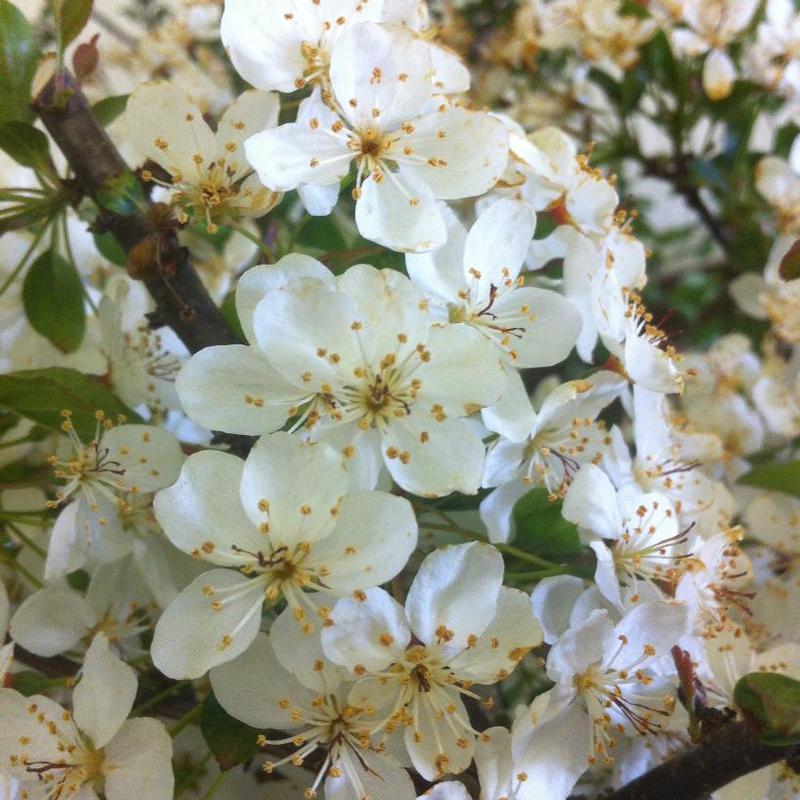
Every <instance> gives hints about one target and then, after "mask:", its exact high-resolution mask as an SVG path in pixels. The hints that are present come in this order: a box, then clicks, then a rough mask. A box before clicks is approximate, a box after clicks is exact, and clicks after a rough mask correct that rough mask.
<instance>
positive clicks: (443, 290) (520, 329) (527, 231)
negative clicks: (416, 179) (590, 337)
mask: <svg viewBox="0 0 800 800" xmlns="http://www.w3.org/2000/svg"><path fill="white" fill-rule="evenodd" d="M446 219H447V222H448V240H447V244H446V245H445V246H444V247H441V248H439V249H438V250H436V251H434V252H433V253H425V254H414V255H407V256H406V267H407V269H408V273H409V275H410V277H411V280H412V281H414V283H416V284H417V285H418V286H420V287H421V288H422V289H423V291H424V292H425V294H426V296H427V297H428V299H429V300H430V301H431V304H432V306H433V309H434V313H435V314H437V315H438V317H439V318H440V319H442V320H443V321H447V322H449V323H452V324H463V325H469V326H471V327H474V328H475V329H476V330H477V331H479V332H480V333H481V334H483V335H484V336H485V337H486V338H487V339H489V341H491V342H492V343H493V344H494V345H495V346H496V347H497V348H498V351H499V353H500V356H501V358H502V359H503V362H504V364H505V371H506V375H507V377H508V381H509V386H508V389H506V392H505V394H504V396H503V399H502V400H501V401H500V403H499V404H497V405H495V406H493V407H491V408H489V409H485V410H484V411H483V416H484V420H485V421H486V423H487V424H488V425H489V427H491V428H492V430H495V431H497V432H499V433H501V434H503V435H506V436H509V437H510V438H515V437H516V438H519V437H522V436H524V435H525V434H526V433H527V432H528V430H527V429H528V427H529V421H528V419H527V416H528V415H527V414H524V413H523V418H522V419H519V420H517V419H516V417H517V415H518V413H519V411H520V410H521V409H522V410H524V409H525V407H526V406H527V395H526V391H525V387H524V385H523V383H522V379H521V378H520V376H519V373H518V372H517V368H519V369H527V368H532V367H549V366H552V365H553V364H557V363H559V362H560V361H563V360H564V359H565V358H566V357H567V356H568V355H569V352H570V350H571V349H572V347H573V345H574V344H575V341H576V340H577V338H578V333H579V332H580V329H581V318H580V314H579V313H578V310H577V309H576V308H575V307H574V306H573V305H572V304H571V303H570V302H569V301H568V300H565V299H564V298H563V297H562V296H561V295H559V294H557V293H556V292H553V291H550V290H547V289H537V288H532V287H526V286H525V285H524V280H525V279H524V277H523V276H521V275H520V270H521V268H522V263H523V261H524V259H525V256H526V254H527V252H528V246H529V245H530V242H531V239H532V238H533V230H534V226H535V224H536V215H535V214H534V213H533V211H531V209H530V207H529V206H527V205H525V204H523V203H520V202H517V201H514V200H506V199H501V200H498V201H496V202H495V203H493V204H492V205H491V206H489V207H488V208H486V209H485V210H484V211H483V212H482V213H481V214H480V216H479V217H478V219H477V221H476V222H475V224H474V225H473V226H472V228H470V230H469V232H467V230H466V229H465V228H464V226H463V225H461V223H460V222H459V221H458V219H457V218H456V217H455V215H454V214H452V213H451V214H449V215H447V217H446ZM515 422H516V425H515V424H514V423H515Z"/></svg>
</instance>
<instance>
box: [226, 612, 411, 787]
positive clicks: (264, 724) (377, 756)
mask: <svg viewBox="0 0 800 800" xmlns="http://www.w3.org/2000/svg"><path fill="white" fill-rule="evenodd" d="M290 616H291V614H290V613H287V612H284V613H283V614H281V616H280V617H278V619H277V620H276V621H275V622H274V623H273V625H272V629H271V631H270V634H269V636H267V634H264V633H260V634H258V636H257V637H256V639H255V641H254V642H253V645H252V647H250V648H249V649H248V650H247V652H245V653H243V654H242V655H240V656H239V657H238V658H236V659H235V660H234V661H231V662H229V663H227V664H222V665H221V666H218V667H215V668H214V669H213V670H211V675H210V677H211V685H212V686H213V688H214V694H215V695H216V697H217V699H218V700H219V702H220V703H221V705H222V706H223V708H224V709H225V710H226V711H227V712H228V713H229V714H231V715H232V716H234V717H236V718H237V719H240V720H242V721H243V722H246V723H247V724H248V725H251V726H253V727H255V728H260V729H265V728H267V729H271V730H276V729H277V730H281V731H285V732H286V734H287V736H286V738H285V739H283V738H281V739H267V738H266V737H264V736H262V737H260V738H259V743H260V744H261V746H262V747H268V746H270V745H272V746H277V747H285V746H286V745H294V746H295V748H296V749H295V750H294V752H292V753H291V754H290V755H287V756H285V757H284V758H280V757H276V758H273V759H271V760H268V761H266V762H264V764H263V766H262V769H263V770H264V771H265V772H266V773H268V774H271V773H273V772H274V771H276V770H278V769H280V768H281V767H284V765H286V764H293V765H295V766H301V765H303V763H304V762H305V760H306V759H307V758H309V756H311V755H312V754H313V753H315V752H316V751H318V750H322V751H323V752H324V758H323V760H322V764H321V766H320V767H319V769H318V770H317V774H316V777H314V775H313V773H307V774H308V775H309V776H310V777H309V779H308V784H309V787H308V788H307V789H306V792H305V797H307V798H314V797H317V789H318V787H319V786H320V785H322V784H323V782H324V786H325V796H326V797H327V798H329V800H333V798H335V800H364V798H367V797H369V798H375V800H377V798H380V797H385V798H391V800H413V797H414V787H413V784H412V783H411V779H410V778H409V776H408V773H407V772H406V771H405V770H404V769H403V768H402V767H401V766H400V765H399V764H398V763H397V762H396V761H395V760H394V759H393V758H392V756H390V755H389V754H388V753H386V752H385V743H384V741H383V740H384V739H385V738H386V737H385V736H381V737H372V736H371V734H370V731H371V728H372V727H374V725H375V709H374V708H368V707H365V706H356V705H352V704H351V703H350V702H349V700H348V692H349V688H350V686H351V684H348V683H343V682H342V676H341V674H340V673H341V672H343V671H342V670H340V669H338V668H336V667H334V666H333V665H331V664H330V663H329V662H327V661H326V660H325V657H324V656H323V654H322V649H321V647H320V641H319V636H318V635H313V636H306V637H302V636H298V635H297V630H296V627H295V625H294V621H293V620H291V619H287V617H290Z"/></svg>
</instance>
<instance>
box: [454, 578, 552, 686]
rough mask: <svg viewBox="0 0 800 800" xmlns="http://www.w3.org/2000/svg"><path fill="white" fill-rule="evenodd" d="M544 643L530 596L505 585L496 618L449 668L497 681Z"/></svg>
mask: <svg viewBox="0 0 800 800" xmlns="http://www.w3.org/2000/svg"><path fill="white" fill-rule="evenodd" d="M541 643H542V630H541V628H540V627H539V623H538V622H537V621H536V617H535V616H534V614H533V606H532V605H531V601H530V598H529V597H528V595H526V594H525V593H524V592H521V591H519V590H518V589H509V588H507V587H505V586H503V587H502V588H501V589H500V594H499V595H498V597H497V609H496V611H495V615H494V619H493V620H492V621H491V622H490V623H489V626H488V627H487V628H486V630H484V632H483V633H482V634H481V635H480V636H479V637H478V640H477V642H476V643H475V644H474V645H472V646H471V647H470V648H469V649H468V650H465V651H464V652H463V653H461V654H460V655H459V656H456V658H455V659H453V660H452V661H451V662H450V668H451V669H452V670H453V672H454V673H455V674H457V675H458V676H459V677H460V678H461V677H463V678H467V679H468V680H471V681H475V682H476V683H495V682H497V681H500V680H503V679H505V678H506V677H508V675H510V674H511V672H513V670H514V669H515V668H516V666H517V664H518V663H519V662H520V661H521V660H522V658H523V656H525V655H526V654H527V653H528V652H529V651H530V650H532V649H533V648H534V647H538V645H540V644H541Z"/></svg>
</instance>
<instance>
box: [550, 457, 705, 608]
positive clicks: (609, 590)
mask: <svg viewBox="0 0 800 800" xmlns="http://www.w3.org/2000/svg"><path fill="white" fill-rule="evenodd" d="M563 515H564V518H565V519H568V520H570V522H574V523H576V524H577V525H579V526H580V527H581V528H584V529H586V530H588V531H590V532H591V533H592V534H594V535H595V536H596V537H598V538H596V539H592V540H591V541H590V542H589V546H590V547H591V548H592V550H594V552H595V555H596V556H597V570H596V572H595V583H596V584H597V587H598V589H599V590H600V591H601V592H602V594H603V596H604V597H606V598H608V599H609V600H610V601H611V602H612V603H615V604H616V605H618V606H622V592H621V584H622V585H625V586H626V587H627V588H628V589H629V590H630V591H632V592H633V593H634V595H635V594H637V589H638V583H639V581H651V582H655V581H660V582H665V583H674V582H675V580H676V579H677V577H678V571H679V565H680V560H681V559H682V558H685V557H686V556H687V553H686V548H684V547H683V545H685V544H686V542H687V540H688V535H689V531H687V530H683V531H682V530H679V528H678V521H677V515H676V513H675V510H674V509H673V507H672V503H670V501H669V499H668V498H667V497H665V496H664V495H662V494H657V493H655V492H648V493H642V492H640V491H638V487H636V486H635V485H633V484H628V486H627V487H625V489H624V490H621V491H619V492H618V491H617V490H616V489H615V488H614V485H613V484H612V483H611V480H610V479H609V477H608V476H607V475H606V474H605V473H604V472H603V471H602V470H601V469H600V468H599V467H597V466H595V465H594V464H585V465H584V466H582V467H581V468H580V469H579V470H578V473H577V475H576V476H575V478H574V479H573V481H572V483H571V484H570V487H569V489H568V490H567V493H566V495H565V497H564V507H563Z"/></svg>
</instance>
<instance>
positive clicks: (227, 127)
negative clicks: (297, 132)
mask: <svg viewBox="0 0 800 800" xmlns="http://www.w3.org/2000/svg"><path fill="white" fill-rule="evenodd" d="M279 111H280V100H279V99H278V95H276V94H273V93H272V92H258V91H252V90H251V91H249V92H244V93H243V94H241V95H239V97H237V98H236V99H235V100H234V101H233V103H231V105H230V106H228V108H227V109H226V110H225V113H224V114H223V115H222V117H221V119H220V121H219V124H218V125H217V132H216V148H217V152H216V161H217V163H218V164H221V163H222V160H223V159H224V162H225V168H226V171H227V170H232V171H233V174H232V175H231V179H232V180H236V179H238V178H240V177H241V176H242V175H244V174H245V173H246V172H249V171H250V165H249V164H248V163H247V160H246V159H245V157H244V142H245V139H248V138H249V137H250V136H252V135H253V134H254V133H259V132H261V131H263V130H267V129H268V128H274V127H275V126H276V125H277V124H278V112H279Z"/></svg>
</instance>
